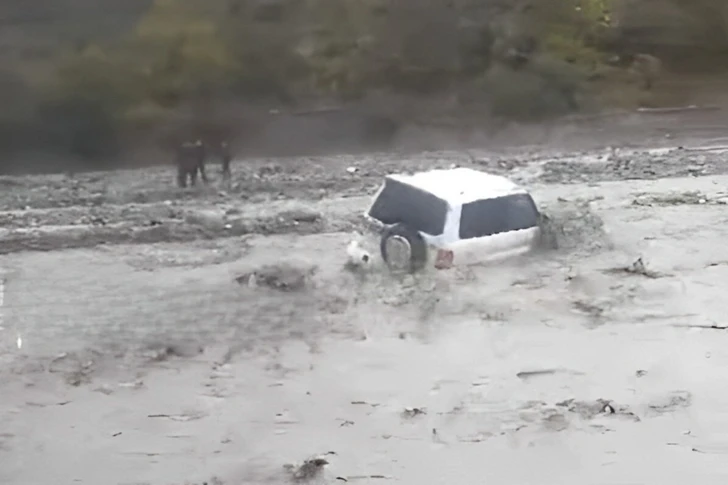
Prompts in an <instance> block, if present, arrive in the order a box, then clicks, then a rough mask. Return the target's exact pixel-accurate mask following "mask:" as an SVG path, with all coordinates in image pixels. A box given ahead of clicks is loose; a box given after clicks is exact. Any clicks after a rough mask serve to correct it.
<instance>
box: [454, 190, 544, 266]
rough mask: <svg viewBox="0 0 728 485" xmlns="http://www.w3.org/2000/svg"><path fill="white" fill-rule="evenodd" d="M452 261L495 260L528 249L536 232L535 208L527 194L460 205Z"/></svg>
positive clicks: (474, 261) (472, 262)
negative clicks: (457, 238) (457, 237)
mask: <svg viewBox="0 0 728 485" xmlns="http://www.w3.org/2000/svg"><path fill="white" fill-rule="evenodd" d="M459 220H460V227H459V231H458V235H459V240H458V241H457V242H455V243H453V244H452V245H451V246H452V250H453V252H454V253H455V255H454V260H455V264H459V263H464V264H475V263H478V262H484V261H492V260H499V259H503V258H507V257H511V256H515V255H517V254H521V253H524V252H526V251H528V250H529V249H530V247H531V244H532V242H533V239H534V237H535V236H536V235H537V232H538V211H537V210H536V207H535V204H534V203H533V200H532V199H531V197H530V195H528V194H513V195H509V196H504V197H497V198H492V199H482V200H477V201H473V202H469V203H467V204H463V206H462V208H461V212H460V219H459Z"/></svg>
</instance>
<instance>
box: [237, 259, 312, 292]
mask: <svg viewBox="0 0 728 485" xmlns="http://www.w3.org/2000/svg"><path fill="white" fill-rule="evenodd" d="M315 273H316V267H315V266H304V265H295V264H292V263H279V264H271V265H266V266H262V267H260V268H258V269H256V270H253V271H250V272H247V273H244V274H242V275H240V276H238V277H237V278H235V280H236V281H237V282H238V283H240V284H242V285H248V286H252V287H256V286H257V287H259V286H265V287H268V288H272V289H274V290H278V291H287V292H292V291H301V290H303V289H304V288H306V286H307V285H308V283H309V281H310V278H311V276H313V275H314V274H315Z"/></svg>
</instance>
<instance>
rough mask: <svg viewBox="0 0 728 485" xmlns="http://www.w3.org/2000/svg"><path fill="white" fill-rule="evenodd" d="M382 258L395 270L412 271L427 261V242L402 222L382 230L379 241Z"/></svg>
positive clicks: (418, 268)
mask: <svg viewBox="0 0 728 485" xmlns="http://www.w3.org/2000/svg"><path fill="white" fill-rule="evenodd" d="M380 249H381V252H382V259H383V260H384V262H385V263H387V266H388V267H389V268H390V269H392V270H395V271H405V272H409V273H414V272H417V271H419V270H421V269H422V268H424V267H425V264H426V263H427V244H425V240H424V239H422V236H420V234H419V233H418V232H417V231H415V230H414V229H412V228H409V227H407V226H406V225H404V224H396V225H394V226H391V227H389V228H387V229H385V230H384V232H383V233H382V240H381V243H380Z"/></svg>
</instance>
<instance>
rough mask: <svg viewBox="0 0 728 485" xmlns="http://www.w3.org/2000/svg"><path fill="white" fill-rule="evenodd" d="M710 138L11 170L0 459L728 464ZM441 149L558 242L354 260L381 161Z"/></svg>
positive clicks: (433, 159)
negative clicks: (647, 144) (527, 208)
mask: <svg viewBox="0 0 728 485" xmlns="http://www.w3.org/2000/svg"><path fill="white" fill-rule="evenodd" d="M711 144H712V145H713V146H707V145H711ZM663 145H664V144H663ZM718 145H720V143H716V142H715V141H713V142H711V143H708V142H707V141H704V142H701V143H697V142H695V143H693V145H687V144H685V146H683V147H682V148H678V147H677V145H673V146H668V145H665V146H663V147H662V148H661V149H655V150H648V149H647V148H639V147H636V148H631V149H627V148H622V149H615V148H614V147H611V146H608V147H603V148H599V149H597V148H593V147H592V148H589V149H588V150H587V149H585V150H584V151H581V152H576V151H575V150H566V149H564V150H561V151H560V152H558V153H555V152H554V151H553V150H551V151H548V150H544V152H543V153H541V154H540V155H539V154H538V153H536V152H533V151H528V152H526V151H521V152H518V151H517V150H515V149H514V150H512V151H511V152H509V153H508V154H504V152H500V153H492V152H486V151H472V150H471V151H467V152H464V151H453V152H429V153H425V154H421V155H407V156H405V155H391V154H390V155H381V154H380V155H376V156H375V155H372V156H361V157H358V158H357V157H339V158H315V159H314V158H311V159H305V160H298V161H296V163H293V162H292V161H291V160H266V161H255V162H250V163H245V164H244V163H243V162H239V163H238V164H236V165H235V166H234V167H233V168H234V172H235V179H234V180H233V183H232V185H231V186H229V187H223V186H222V185H219V182H218V181H213V185H212V186H211V187H208V188H204V189H195V190H187V191H178V190H176V189H175V188H174V187H173V185H172V182H173V180H172V177H173V174H172V173H167V172H165V171H163V170H161V169H159V170H147V171H146V172H143V171H136V172H116V173H109V174H81V175H78V176H76V178H74V179H70V178H68V177H65V176H60V175H59V176H42V177H41V176H39V177H25V178H23V177H4V178H0V185H2V187H3V190H2V195H0V209H1V211H0V222H2V225H1V227H0V233H1V234H0V236H2V237H1V238H0V253H2V256H0V362H1V363H2V368H1V369H0V395H1V396H2V398H1V399H0V483H3V484H8V485H14V484H18V485H47V484H50V483H57V484H75V483H79V484H93V485H99V484H113V485H117V484H118V485H121V484H125V485H130V484H150V485H181V484H193V485H202V484H203V483H207V484H210V485H211V484H218V485H219V484H225V485H228V484H236V485H238V484H240V485H243V484H244V485H257V484H283V483H289V482H296V481H298V482H305V483H347V482H351V483H356V484H386V483H401V484H407V485H409V484H412V485H420V484H447V485H452V484H480V483H487V484H491V485H500V484H502V485H513V484H519V485H528V484H533V485H551V484H553V485H569V484H574V485H577V484H578V485H583V484H585V483H593V484H633V483H634V484H637V483H639V484H660V485H666V484H681V485H682V484H685V483H688V482H694V483H700V484H713V483H715V484H719V483H725V480H726V478H728V460H726V458H727V457H728V412H726V410H728V391H726V392H724V391H723V390H722V383H723V382H726V380H728V350H726V349H728V334H727V333H726V332H728V330H727V329H728V321H726V312H725V301H724V300H725V298H724V293H725V288H726V282H728V254H726V253H725V251H722V248H723V247H724V246H725V245H724V244H723V242H724V241H725V240H726V238H727V237H728V224H726V221H728V164H727V162H728V160H727V158H726V157H727V156H728V155H726V153H728V152H726V151H724V149H723V148H722V147H721V146H718ZM547 152H548V153H547ZM451 165H461V166H473V167H476V168H481V169H483V170H488V171H491V172H496V173H501V174H506V175H508V176H510V177H511V178H513V179H515V180H517V181H519V182H522V183H523V184H524V185H526V186H527V187H528V188H529V189H531V190H532V192H533V195H534V198H535V199H536V201H537V203H538V204H539V205H540V206H541V207H543V208H544V210H545V211H546V212H547V213H548V214H549V215H550V216H551V217H552V219H553V221H555V224H556V226H555V227H556V229H555V231H556V232H555V234H556V239H557V240H558V242H559V249H558V250H552V251H545V252H542V253H538V254H534V255H530V256H528V257H524V258H522V259H519V260H515V261H510V262H506V263H502V264H498V265H489V266H475V267H469V268H462V267H456V268H453V269H451V270H448V271H440V272H436V271H432V272H425V273H424V274H421V275H418V276H416V277H405V278H397V277H395V276H393V275H391V274H389V273H388V272H387V271H385V270H384V269H383V268H382V267H381V262H379V261H374V263H373V265H372V268H371V269H370V270H369V271H367V272H364V273H361V274H358V273H352V272H350V271H347V270H345V269H344V263H345V261H346V253H345V247H346V245H347V243H348V242H349V241H350V240H351V238H352V234H353V233H354V231H361V232H362V233H363V240H364V245H365V246H367V247H369V249H370V250H371V251H372V252H373V253H374V254H375V255H376V254H378V249H377V248H378V241H377V240H376V237H375V236H374V235H373V234H371V233H368V232H367V230H366V227H365V226H364V225H363V224H362V221H361V218H360V214H361V213H362V211H363V210H364V209H365V208H366V205H367V202H368V201H369V198H370V196H371V194H372V192H373V191H374V190H376V187H377V184H378V183H379V182H380V181H381V177H382V176H383V175H384V174H385V173H387V172H390V171H395V170H408V169H421V168H427V167H447V166H451ZM213 173H214V172H213ZM317 455H321V456H322V458H323V459H324V460H325V461H326V462H327V464H325V465H322V466H319V467H315V468H316V469H314V470H313V471H312V472H311V473H310V476H309V474H304V473H303V471H301V470H303V469H302V468H297V467H299V466H300V464H301V463H302V462H303V461H304V460H306V459H307V458H310V457H312V456H317ZM321 463H323V462H321ZM286 464H291V466H290V467H286V466H285V465H286ZM309 465H310V464H309ZM311 466H312V467H313V465H311Z"/></svg>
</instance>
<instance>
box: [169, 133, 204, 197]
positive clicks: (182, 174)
mask: <svg viewBox="0 0 728 485" xmlns="http://www.w3.org/2000/svg"><path fill="white" fill-rule="evenodd" d="M205 156H206V153H205V145H204V143H202V141H201V140H197V141H196V142H185V143H183V144H182V145H180V146H179V148H178V149H177V159H176V163H177V185H178V186H179V187H181V188H185V187H187V178H188V177H189V179H190V185H191V186H192V187H194V186H195V184H196V183H197V174H198V173H199V174H200V176H201V177H202V181H203V182H204V183H207V175H206V174H205Z"/></svg>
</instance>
